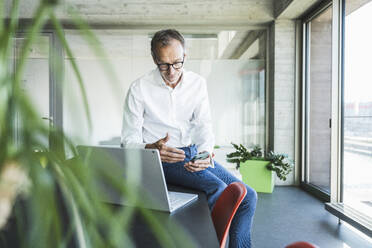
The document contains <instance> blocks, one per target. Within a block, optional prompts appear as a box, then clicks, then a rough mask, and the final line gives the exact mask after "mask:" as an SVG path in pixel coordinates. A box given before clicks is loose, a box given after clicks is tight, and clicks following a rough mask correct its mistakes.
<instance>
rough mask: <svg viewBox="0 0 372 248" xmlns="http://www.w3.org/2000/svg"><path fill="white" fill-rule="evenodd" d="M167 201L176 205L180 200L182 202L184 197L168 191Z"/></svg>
mask: <svg viewBox="0 0 372 248" xmlns="http://www.w3.org/2000/svg"><path fill="white" fill-rule="evenodd" d="M168 196H169V201H170V204H171V206H176V205H178V204H180V203H182V202H184V199H183V198H182V197H180V196H179V195H176V194H172V192H169V195H168Z"/></svg>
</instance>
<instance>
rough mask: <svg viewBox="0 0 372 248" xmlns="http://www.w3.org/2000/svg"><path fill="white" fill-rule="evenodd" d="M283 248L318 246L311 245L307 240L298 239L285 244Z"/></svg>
mask: <svg viewBox="0 0 372 248" xmlns="http://www.w3.org/2000/svg"><path fill="white" fill-rule="evenodd" d="M285 248H318V246H315V245H312V244H310V243H308V242H304V241H300V242H295V243H292V244H290V245H287V246H286V247H285Z"/></svg>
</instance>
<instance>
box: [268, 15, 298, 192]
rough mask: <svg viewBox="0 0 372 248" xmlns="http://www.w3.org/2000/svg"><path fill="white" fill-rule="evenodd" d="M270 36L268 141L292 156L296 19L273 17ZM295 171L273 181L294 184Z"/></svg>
mask: <svg viewBox="0 0 372 248" xmlns="http://www.w3.org/2000/svg"><path fill="white" fill-rule="evenodd" d="M270 39H271V40H270V65H271V66H270V70H271V73H270V86H269V87H271V88H270V89H269V90H270V92H271V94H270V101H271V110H270V111H271V113H270V117H271V125H270V126H271V128H272V130H273V131H274V132H273V133H272V134H271V135H273V137H271V141H272V142H273V149H274V151H275V152H279V153H286V154H288V156H289V158H291V159H294V155H295V152H294V151H295V147H294V141H295V137H294V135H295V130H294V129H295V128H294V117H295V22H294V21H293V20H276V21H275V22H274V23H273V24H272V26H271V27H270ZM294 173H296V172H292V173H291V174H290V175H289V176H288V177H287V180H286V181H285V182H283V181H281V180H279V179H278V178H277V180H276V184H278V185H290V184H293V183H294Z"/></svg>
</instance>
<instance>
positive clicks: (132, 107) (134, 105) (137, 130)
mask: <svg viewBox="0 0 372 248" xmlns="http://www.w3.org/2000/svg"><path fill="white" fill-rule="evenodd" d="M143 114H144V102H143V99H142V94H141V88H140V84H139V82H134V83H133V84H132V85H131V87H130V89H129V90H128V93H127V96H126V99H125V103H124V114H123V125H122V130H121V146H122V147H125V148H145V146H146V143H143V138H142V126H143Z"/></svg>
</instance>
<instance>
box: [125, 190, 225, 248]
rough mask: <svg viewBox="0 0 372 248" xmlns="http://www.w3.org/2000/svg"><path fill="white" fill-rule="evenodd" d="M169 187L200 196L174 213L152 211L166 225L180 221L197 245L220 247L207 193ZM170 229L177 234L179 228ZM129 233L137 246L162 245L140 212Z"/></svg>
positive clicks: (135, 217) (210, 247)
mask: <svg viewBox="0 0 372 248" xmlns="http://www.w3.org/2000/svg"><path fill="white" fill-rule="evenodd" d="M168 189H169V190H172V191H178V192H186V193H194V194H198V195H199V198H198V199H197V200H196V201H194V202H192V203H190V204H189V205H187V206H185V207H183V208H181V209H178V210H177V211H176V212H174V213H172V214H169V213H166V212H161V211H155V210H151V213H153V214H154V216H156V217H157V218H158V219H159V220H161V223H163V224H164V226H169V225H170V226H172V225H173V226H174V224H175V223H178V224H179V226H181V227H182V228H183V229H184V230H185V233H187V234H188V235H189V236H190V237H191V238H192V239H193V241H192V242H193V243H194V244H195V247H208V248H213V247H219V243H218V238H217V235H216V231H215V229H214V226H213V222H212V218H211V212H210V211H209V208H208V203H207V199H206V196H205V194H204V193H203V192H199V191H195V190H191V189H186V188H181V187H176V186H173V185H168ZM168 230H170V231H171V232H172V233H171V235H175V234H176V233H173V232H177V228H174V229H168ZM129 233H130V235H131V238H132V240H134V242H135V244H136V247H139V248H142V247H151V248H152V247H161V246H160V244H159V243H158V242H157V240H156V238H155V236H154V234H153V232H152V231H151V228H149V227H148V225H147V224H146V222H145V221H144V217H143V216H141V214H139V213H136V214H135V216H134V218H133V220H132V222H131V224H130V228H129ZM183 244H184V246H183V247H185V244H186V243H183Z"/></svg>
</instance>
